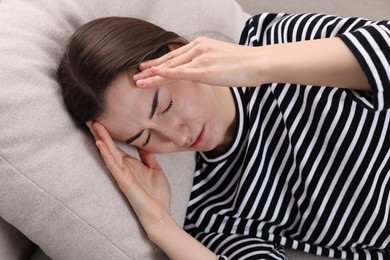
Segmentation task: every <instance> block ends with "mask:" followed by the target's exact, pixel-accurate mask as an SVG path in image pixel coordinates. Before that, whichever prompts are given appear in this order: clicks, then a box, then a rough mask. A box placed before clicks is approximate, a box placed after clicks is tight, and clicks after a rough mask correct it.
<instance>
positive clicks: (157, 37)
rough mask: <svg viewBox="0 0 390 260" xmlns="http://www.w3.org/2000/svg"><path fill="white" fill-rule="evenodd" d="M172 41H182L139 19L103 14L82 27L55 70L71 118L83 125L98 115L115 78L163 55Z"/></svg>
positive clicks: (176, 42) (173, 34)
mask: <svg viewBox="0 0 390 260" xmlns="http://www.w3.org/2000/svg"><path fill="white" fill-rule="evenodd" d="M171 44H182V45H183V44H185V40H184V39H182V38H180V37H179V36H178V35H177V34H175V33H173V32H168V31H166V30H164V29H162V28H160V27H158V26H156V25H154V24H151V23H149V22H146V21H143V20H140V19H135V18H129V17H106V18H100V19H96V20H93V21H91V22H89V23H87V24H85V25H83V26H81V27H80V28H79V29H78V30H76V32H75V33H74V34H73V35H72V37H71V39H70V42H69V44H68V46H67V49H66V51H65V55H64V56H63V59H62V61H61V63H60V66H59V69H58V73H57V75H58V80H59V82H60V85H61V87H62V94H63V98H64V101H65V105H66V107H67V109H68V110H69V112H70V113H71V115H72V116H73V118H74V119H75V120H76V121H77V122H79V123H81V124H83V123H84V122H86V121H87V120H91V119H92V120H94V119H96V118H97V117H99V116H100V115H101V114H102V113H103V111H104V109H105V107H106V102H105V98H104V95H105V93H106V90H107V88H108V86H109V85H110V83H111V82H112V81H113V80H114V79H115V77H116V76H117V75H119V74H120V73H121V72H125V71H134V72H135V71H137V69H138V66H139V64H140V63H141V62H142V61H144V60H148V59H154V58H157V57H160V56H162V55H164V54H166V53H167V52H169V47H168V46H169V45H171Z"/></svg>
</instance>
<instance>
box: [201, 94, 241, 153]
mask: <svg viewBox="0 0 390 260" xmlns="http://www.w3.org/2000/svg"><path fill="white" fill-rule="evenodd" d="M213 88H214V91H215V94H216V97H217V99H218V100H217V101H218V103H219V104H220V106H219V107H220V114H221V119H222V123H223V127H224V136H223V138H222V142H221V144H220V145H218V146H217V147H216V148H215V149H213V150H212V151H210V152H208V153H207V154H208V155H211V156H216V155H219V154H221V153H223V152H225V151H226V149H227V148H228V146H229V144H230V143H231V141H232V139H233V135H234V132H235V130H236V123H237V118H236V106H235V104H234V99H233V94H232V92H231V89H230V88H229V87H215V86H213Z"/></svg>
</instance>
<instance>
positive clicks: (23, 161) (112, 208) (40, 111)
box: [0, 0, 248, 259]
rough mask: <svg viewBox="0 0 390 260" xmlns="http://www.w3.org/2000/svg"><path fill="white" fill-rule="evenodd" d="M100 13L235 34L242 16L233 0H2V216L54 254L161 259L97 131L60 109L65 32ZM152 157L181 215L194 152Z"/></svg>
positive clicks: (192, 33) (196, 31) (191, 32)
mask: <svg viewBox="0 0 390 260" xmlns="http://www.w3.org/2000/svg"><path fill="white" fill-rule="evenodd" d="M103 16H132V17H138V18H142V19H145V20H148V21H151V22H154V23H156V24H158V25H160V26H162V27H164V28H166V29H168V30H172V31H175V32H177V33H179V34H181V35H183V36H185V37H187V38H189V39H190V40H191V39H193V38H194V37H196V36H198V35H202V34H217V35H222V36H223V37H226V38H228V39H231V40H233V41H237V40H238V38H239V34H240V31H241V29H242V27H243V25H244V23H245V21H246V19H247V18H248V15H247V14H246V13H245V12H243V11H242V10H241V8H240V7H239V5H238V4H237V3H236V2H235V1H232V0H229V1H227V0H213V1H206V0H186V1H175V0H149V1H147V0H143V1H135V0H134V1H130V0H112V1H104V0H97V1H87V0H78V1H77V0H51V1H46V0H35V1H28V0H25V1H24V0H17V1H16V0H4V1H2V2H1V0H0V131H1V133H0V144H1V146H0V173H1V174H0V217H1V218H3V219H4V220H5V221H7V222H8V223H10V224H11V225H13V226H14V227H16V228H17V229H18V230H19V231H21V232H22V233H23V234H24V235H25V236H26V237H27V238H28V239H30V240H31V241H32V242H34V243H35V244H37V245H38V246H39V247H41V248H42V249H43V251H44V252H45V253H46V254H47V255H49V256H50V257H51V258H54V259H160V258H164V257H165V256H164V254H163V253H162V252H161V251H160V250H159V249H157V248H156V247H155V246H154V245H153V244H152V243H150V242H149V241H148V240H147V238H146V237H145V234H144V232H143V230H142V227H141V226H140V225H139V224H138V222H137V221H136V219H135V216H134V214H133V212H132V210H131V208H130V207H129V205H128V203H127V201H126V199H125V198H124V196H123V195H122V194H121V192H120V191H119V190H118V188H117V186H116V183H115V181H114V180H113V179H112V178H111V175H110V174H109V173H108V172H107V171H106V170H105V166H104V164H103V162H102V160H101V158H100V156H99V154H98V151H97V149H96V147H95V145H94V141H93V139H92V138H91V136H90V135H87V134H85V133H83V132H81V131H80V130H78V129H77V128H76V126H75V125H74V123H73V122H72V120H71V118H70V116H69V115H68V114H67V112H66V111H65V109H64V106H63V104H62V101H61V97H60V93H59V87H58V85H57V82H56V78H55V74H56V68H57V66H58V62H59V59H60V57H61V55H62V52H63V50H64V47H65V45H66V42H67V40H68V37H69V36H70V35H71V33H72V32H73V31H74V30H75V29H76V28H77V27H78V26H79V25H81V24H83V23H85V22H87V21H89V20H92V19H95V18H98V17H103ZM126 149H127V151H129V152H130V153H134V151H133V150H131V149H128V148H126ZM158 159H159V161H160V162H161V164H162V167H163V169H164V170H165V172H166V174H167V175H168V179H169V181H170V183H171V186H172V192H173V202H172V203H173V204H172V214H173V216H174V218H175V219H176V221H177V222H178V223H179V224H182V223H183V220H184V215H185V210H186V205H187V200H188V197H189V193H190V187H191V181H192V171H193V168H194V154H193V153H180V154H171V155H164V156H159V157H158ZM0 243H1V241H0Z"/></svg>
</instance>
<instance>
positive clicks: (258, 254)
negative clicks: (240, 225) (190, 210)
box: [195, 233, 287, 260]
mask: <svg viewBox="0 0 390 260" xmlns="http://www.w3.org/2000/svg"><path fill="white" fill-rule="evenodd" d="M195 237H196V238H197V239H198V240H199V241H200V242H201V243H202V244H204V245H205V246H206V247H208V248H209V249H210V250H211V251H213V252H214V253H215V254H217V256H218V260H235V259H269V260H287V256H286V255H285V252H284V248H283V247H282V246H278V245H276V244H274V243H271V242H267V241H264V240H262V239H260V238H257V237H253V236H247V235H239V234H221V233H200V234H199V233H198V234H197V235H196V236H195Z"/></svg>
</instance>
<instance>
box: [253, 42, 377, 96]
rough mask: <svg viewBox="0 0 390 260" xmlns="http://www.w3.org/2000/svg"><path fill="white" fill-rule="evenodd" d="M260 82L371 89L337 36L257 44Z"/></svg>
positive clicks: (354, 59) (356, 62)
mask: <svg viewBox="0 0 390 260" xmlns="http://www.w3.org/2000/svg"><path fill="white" fill-rule="evenodd" d="M256 49H257V59H258V62H259V63H260V65H259V67H258V68H259V70H260V71H259V72H258V75H261V79H259V81H262V82H263V83H296V84H303V85H316V86H330V87H340V88H348V89H358V90H366V91H370V90H371V87H370V85H369V83H368V80H367V78H366V76H365V74H364V72H363V70H362V69H361V67H360V65H359V63H358V61H357V60H356V58H355V56H354V55H353V54H352V52H351V51H350V50H349V49H348V47H347V46H346V45H345V44H344V43H343V42H342V40H341V39H339V38H328V39H319V40H312V41H303V42H294V43H285V44H275V45H267V46H263V47H258V48H256Z"/></svg>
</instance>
